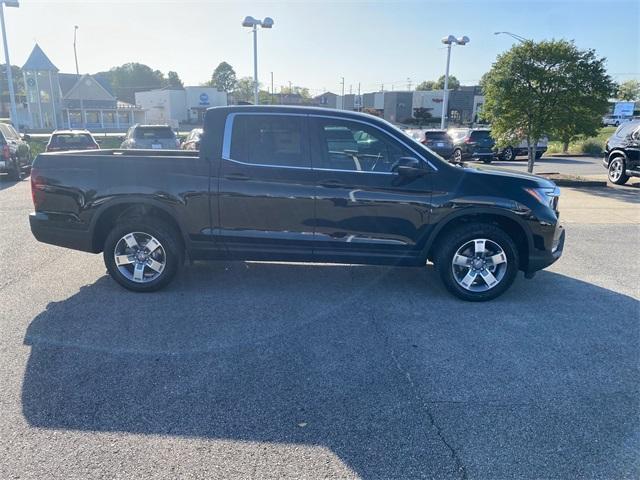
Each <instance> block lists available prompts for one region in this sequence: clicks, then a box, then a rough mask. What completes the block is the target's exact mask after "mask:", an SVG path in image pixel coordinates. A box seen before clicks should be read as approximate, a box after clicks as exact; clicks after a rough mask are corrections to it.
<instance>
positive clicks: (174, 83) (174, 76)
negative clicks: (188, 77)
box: [166, 71, 184, 89]
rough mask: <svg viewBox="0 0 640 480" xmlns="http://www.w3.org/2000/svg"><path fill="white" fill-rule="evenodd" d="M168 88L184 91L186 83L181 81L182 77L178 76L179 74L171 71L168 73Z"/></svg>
mask: <svg viewBox="0 0 640 480" xmlns="http://www.w3.org/2000/svg"><path fill="white" fill-rule="evenodd" d="M166 83H167V84H166V86H167V87H169V88H175V89H183V88H184V83H182V80H180V77H179V76H178V73H177V72H174V71H169V72H168V73H167V82H166Z"/></svg>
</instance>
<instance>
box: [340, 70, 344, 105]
mask: <svg viewBox="0 0 640 480" xmlns="http://www.w3.org/2000/svg"><path fill="white" fill-rule="evenodd" d="M340 78H342V98H341V99H340V108H341V109H342V110H344V77H340Z"/></svg>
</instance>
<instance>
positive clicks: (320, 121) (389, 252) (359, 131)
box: [309, 116, 432, 263]
mask: <svg viewBox="0 0 640 480" xmlns="http://www.w3.org/2000/svg"><path fill="white" fill-rule="evenodd" d="M309 128H310V139H311V152H312V162H313V165H314V168H315V169H316V170H317V172H318V193H317V201H316V229H315V243H314V256H315V257H316V259H318V260H327V261H329V260H334V261H357V260H358V257H361V256H366V257H367V263H368V262H370V261H372V259H374V258H378V259H379V261H380V262H382V263H387V262H390V261H391V262H392V261H394V260H395V259H398V258H401V257H403V258H406V257H412V256H417V255H418V254H419V253H420V252H419V250H420V246H419V243H420V240H421V239H423V238H424V235H425V233H426V232H427V231H428V229H429V225H428V224H429V213H430V207H431V206H430V201H431V177H432V175H431V174H430V173H431V172H432V171H431V170H430V167H429V166H428V164H427V162H426V161H425V160H424V159H423V158H421V157H420V155H418V154H417V153H416V151H414V150H412V149H410V148H408V146H407V144H406V142H404V141H403V140H402V139H399V138H396V137H395V136H394V135H391V134H389V133H387V132H386V131H384V130H382V129H381V128H380V127H377V126H375V124H373V123H367V122H365V121H359V120H344V119H340V118H335V117H323V116H310V117H309ZM408 157H410V158H416V159H417V160H419V161H420V162H422V163H421V165H422V166H423V167H424V168H425V174H424V175H420V176H417V177H415V178H407V177H401V176H400V175H398V173H396V172H395V168H397V162H398V161H399V160H400V159H401V158H404V159H406V158H408ZM394 167H395V168H394Z"/></svg>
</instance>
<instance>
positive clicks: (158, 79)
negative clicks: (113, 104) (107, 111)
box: [96, 63, 166, 103]
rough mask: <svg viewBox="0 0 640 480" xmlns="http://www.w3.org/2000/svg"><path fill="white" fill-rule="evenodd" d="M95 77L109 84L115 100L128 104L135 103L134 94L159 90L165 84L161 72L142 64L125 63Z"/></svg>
mask: <svg viewBox="0 0 640 480" xmlns="http://www.w3.org/2000/svg"><path fill="white" fill-rule="evenodd" d="M96 75H97V76H102V77H103V78H105V79H106V80H107V81H108V82H109V83H110V84H111V88H112V89H113V92H114V94H115V96H116V98H118V99H120V100H123V101H125V102H129V103H135V101H136V97H135V93H136V92H142V91H146V90H153V89H154V88H161V87H163V86H165V83H166V80H165V78H164V75H163V74H162V72H161V71H159V70H153V69H151V67H149V66H147V65H144V64H142V63H125V64H124V65H121V66H119V67H113V68H112V69H110V70H109V71H106V72H99V73H97V74H96Z"/></svg>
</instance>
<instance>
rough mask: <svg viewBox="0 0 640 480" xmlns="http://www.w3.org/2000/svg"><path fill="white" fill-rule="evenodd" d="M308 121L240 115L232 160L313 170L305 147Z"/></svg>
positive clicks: (234, 131) (235, 122)
mask: <svg viewBox="0 0 640 480" xmlns="http://www.w3.org/2000/svg"><path fill="white" fill-rule="evenodd" d="M303 122H304V117H301V116H293V115H291V116H288V115H238V116H236V117H235V118H234V119H233V127H232V131H231V148H230V152H229V155H230V157H231V160H237V161H239V162H243V163H249V164H254V165H267V166H281V167H306V168H310V167H311V162H310V160H309V156H308V155H307V153H306V149H305V145H304V140H303V138H304V135H303V126H304V123H303Z"/></svg>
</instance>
